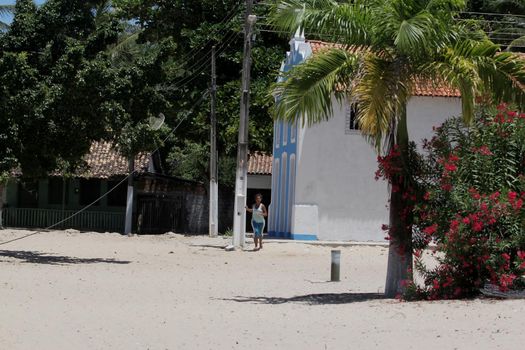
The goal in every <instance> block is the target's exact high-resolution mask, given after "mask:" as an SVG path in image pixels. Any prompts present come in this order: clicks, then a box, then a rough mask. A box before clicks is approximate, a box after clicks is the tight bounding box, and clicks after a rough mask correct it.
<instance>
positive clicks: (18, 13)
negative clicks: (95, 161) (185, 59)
mask: <svg viewBox="0 0 525 350" xmlns="http://www.w3.org/2000/svg"><path fill="white" fill-rule="evenodd" d="M108 4H109V2H108V1H107V0H106V1H104V0H93V1H81V2H71V1H67V0H49V1H47V2H46V3H45V4H44V5H42V6H41V7H38V8H37V7H36V6H35V5H34V3H33V2H32V1H30V0H19V1H17V3H16V6H15V9H14V14H15V16H14V20H13V23H12V25H11V27H10V28H9V30H8V31H7V32H6V33H4V34H3V35H1V36H0V89H1V90H2V91H1V96H0V126H1V128H0V145H1V146H2V147H1V148H0V159H1V161H0V170H4V171H9V170H11V169H12V168H14V167H20V168H21V169H22V171H23V173H24V175H25V176H44V175H46V174H47V173H49V172H50V171H53V170H56V169H57V168H58V167H60V168H64V167H66V168H68V169H64V170H66V171H72V170H73V169H74V168H76V167H77V166H80V165H81V163H82V161H81V159H82V156H83V155H84V154H86V153H87V152H88V150H89V147H90V145H91V143H92V142H93V141H94V140H100V139H105V140H109V141H112V142H114V143H115V144H116V145H117V146H118V148H119V149H120V151H121V152H122V153H123V154H124V155H126V156H130V155H132V154H136V153H137V152H140V151H144V150H150V149H153V148H154V146H155V145H156V144H157V143H158V137H159V134H158V133H154V132H152V131H151V130H150V129H149V127H148V125H147V120H148V118H149V117H151V116H156V115H158V113H159V112H162V111H165V109H167V108H169V103H168V99H167V97H166V96H165V94H164V92H163V91H162V90H161V89H159V88H158V86H159V85H160V84H162V83H164V81H165V80H166V74H165V70H164V69H162V67H163V64H164V62H166V61H167V60H169V58H170V57H171V55H172V54H173V47H174V45H173V43H172V42H170V41H167V40H162V41H159V42H157V43H154V44H152V43H144V44H141V45H134V46H133V45H128V44H130V42H131V40H127V39H129V38H130V37H133V36H134V33H135V32H136V31H137V29H136V28H132V27H131V28H130V26H129V24H128V23H126V22H124V21H122V20H121V19H120V18H118V17H116V15H115V13H114V11H113V10H112V9H111V8H110V7H108ZM113 9H114V8H113ZM135 37H136V35H135ZM131 44H133V43H131ZM131 47H134V48H135V50H131V51H130V48H131ZM126 50H127V51H126ZM125 51H126V53H127V54H124V52H125Z"/></svg>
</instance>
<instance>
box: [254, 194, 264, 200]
mask: <svg viewBox="0 0 525 350" xmlns="http://www.w3.org/2000/svg"><path fill="white" fill-rule="evenodd" d="M257 197H261V200H262V199H263V195H262V194H260V193H257V194H256V195H255V198H257Z"/></svg>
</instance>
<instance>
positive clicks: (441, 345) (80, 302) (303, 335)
mask: <svg viewBox="0 0 525 350" xmlns="http://www.w3.org/2000/svg"><path fill="white" fill-rule="evenodd" d="M24 233H27V231H15V230H3V231H0V241H4V240H7V239H10V238H14V237H18V236H20V235H22V234H24ZM228 243H229V240H224V239H222V238H217V239H210V238H207V237H182V236H179V235H162V236H143V237H131V238H128V237H124V236H120V235H118V234H98V233H75V232H73V233H67V232H63V231H62V232H59V231H57V232H50V233H45V234H41V235H37V236H33V237H31V238H28V239H27V240H22V241H17V242H14V243H11V244H9V245H4V246H0V349H9V350H17V349H24V350H25V349H43V350H47V349H50V350H51V349H53V350H57V349H75V350H76V349H519V348H523V343H524V341H525V301H523V300H521V301H519V300H515V301H494V300H487V299H480V300H472V301H446V302H415V303H401V302H398V301H396V300H385V299H381V298H380V294H378V292H381V291H382V289H383V286H384V278H385V267H386V249H385V248H383V247H367V246H359V247H356V246H352V247H342V248H340V249H341V251H342V271H341V275H342V281H341V282H339V283H330V282H326V281H327V279H328V278H329V268H330V265H329V263H330V250H331V249H333V248H330V247H324V246H311V245H306V244H299V243H270V242H268V243H267V244H266V245H265V247H264V249H263V251H260V252H257V253H253V252H240V251H236V252H225V251H224V250H221V249H219V248H218V247H221V246H224V245H227V244H228Z"/></svg>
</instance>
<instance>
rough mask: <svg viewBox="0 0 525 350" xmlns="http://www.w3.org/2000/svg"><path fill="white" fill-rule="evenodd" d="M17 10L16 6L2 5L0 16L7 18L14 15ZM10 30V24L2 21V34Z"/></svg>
mask: <svg viewBox="0 0 525 350" xmlns="http://www.w3.org/2000/svg"><path fill="white" fill-rule="evenodd" d="M14 9H15V6H14V5H0V16H6V15H10V14H12V13H13V10H14ZM8 29H9V24H7V23H5V22H2V21H0V32H3V31H6V30H8Z"/></svg>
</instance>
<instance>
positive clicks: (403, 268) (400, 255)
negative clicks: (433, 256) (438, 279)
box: [385, 107, 412, 298]
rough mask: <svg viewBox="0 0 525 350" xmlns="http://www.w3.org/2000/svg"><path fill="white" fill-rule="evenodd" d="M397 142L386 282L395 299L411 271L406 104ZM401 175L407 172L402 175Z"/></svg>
mask: <svg viewBox="0 0 525 350" xmlns="http://www.w3.org/2000/svg"><path fill="white" fill-rule="evenodd" d="M396 143H397V147H398V150H399V152H400V154H401V155H400V157H399V158H398V161H399V162H400V163H401V164H398V166H399V167H401V169H404V170H403V171H402V172H401V173H402V174H398V175H396V176H395V177H394V178H393V179H392V180H391V181H392V182H393V183H391V184H390V185H391V186H390V187H391V190H390V214H389V220H390V225H389V226H390V245H389V247H388V267H387V275H386V284H385V296H386V297H387V298H394V297H396V296H397V295H399V294H402V293H403V291H404V284H403V283H402V282H403V281H404V280H406V279H407V278H408V277H409V274H408V271H409V268H411V267H412V211H411V210H410V206H409V203H408V199H407V198H406V196H403V194H404V193H406V192H407V190H408V186H409V185H408V184H409V183H410V181H409V179H408V178H406V175H407V174H409V171H408V170H409V169H410V167H409V163H408V162H409V157H408V128H407V114H406V107H405V108H404V110H403V111H401V115H400V118H399V124H398V126H397V130H396ZM401 175H404V177H403V176H401Z"/></svg>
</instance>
